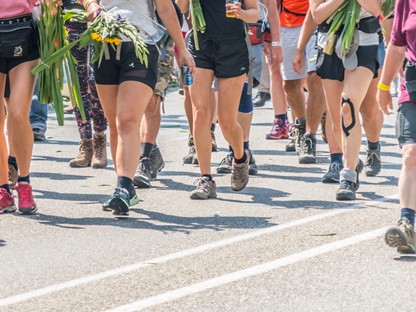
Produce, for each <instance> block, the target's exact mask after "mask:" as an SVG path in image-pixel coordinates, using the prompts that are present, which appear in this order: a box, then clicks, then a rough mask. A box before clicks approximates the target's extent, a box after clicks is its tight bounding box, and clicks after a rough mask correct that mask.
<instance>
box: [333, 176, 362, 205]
mask: <svg viewBox="0 0 416 312" xmlns="http://www.w3.org/2000/svg"><path fill="white" fill-rule="evenodd" d="M357 188H358V187H357V186H356V183H354V182H351V181H347V180H342V181H341V183H340V186H339V189H338V190H337V194H336V198H337V200H355V198H356V196H355V191H356V190H357Z"/></svg>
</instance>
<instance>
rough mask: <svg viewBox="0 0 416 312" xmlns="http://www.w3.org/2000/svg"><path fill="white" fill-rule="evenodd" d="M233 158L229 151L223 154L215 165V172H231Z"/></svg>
mask: <svg viewBox="0 0 416 312" xmlns="http://www.w3.org/2000/svg"><path fill="white" fill-rule="evenodd" d="M233 159H234V155H233V153H231V152H229V153H228V154H227V155H225V157H224V158H223V159H222V160H221V161H220V164H219V165H218V167H217V173H231V170H232V168H233Z"/></svg>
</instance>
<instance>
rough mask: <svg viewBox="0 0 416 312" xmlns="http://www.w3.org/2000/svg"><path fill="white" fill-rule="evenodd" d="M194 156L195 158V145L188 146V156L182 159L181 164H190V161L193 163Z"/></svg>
mask: <svg viewBox="0 0 416 312" xmlns="http://www.w3.org/2000/svg"><path fill="white" fill-rule="evenodd" d="M195 156H196V150H195V145H190V146H189V151H188V155H186V156H185V157H184V158H183V163H184V164H192V161H193V159H194V157H195Z"/></svg>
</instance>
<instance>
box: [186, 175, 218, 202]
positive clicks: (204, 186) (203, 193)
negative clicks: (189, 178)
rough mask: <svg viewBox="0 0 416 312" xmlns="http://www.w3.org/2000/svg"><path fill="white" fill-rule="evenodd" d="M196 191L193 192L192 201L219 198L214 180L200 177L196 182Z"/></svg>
mask: <svg viewBox="0 0 416 312" xmlns="http://www.w3.org/2000/svg"><path fill="white" fill-rule="evenodd" d="M194 185H196V189H195V190H193V191H192V192H191V195H190V198H191V199H208V198H216V197H217V186H216V184H215V181H214V180H211V181H210V180H209V178H208V177H200V178H198V179H196V180H195V182H194Z"/></svg>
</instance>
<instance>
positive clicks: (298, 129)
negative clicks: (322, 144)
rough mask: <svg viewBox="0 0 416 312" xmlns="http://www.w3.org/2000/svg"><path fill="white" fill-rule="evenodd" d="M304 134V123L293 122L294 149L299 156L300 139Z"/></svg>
mask: <svg viewBox="0 0 416 312" xmlns="http://www.w3.org/2000/svg"><path fill="white" fill-rule="evenodd" d="M305 133H306V122H302V123H300V122H299V120H298V119H296V122H295V148H296V152H297V153H298V154H299V152H300V142H301V141H302V137H303V136H304V135H305Z"/></svg>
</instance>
